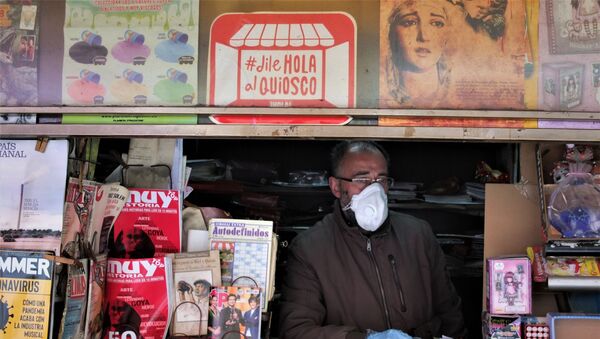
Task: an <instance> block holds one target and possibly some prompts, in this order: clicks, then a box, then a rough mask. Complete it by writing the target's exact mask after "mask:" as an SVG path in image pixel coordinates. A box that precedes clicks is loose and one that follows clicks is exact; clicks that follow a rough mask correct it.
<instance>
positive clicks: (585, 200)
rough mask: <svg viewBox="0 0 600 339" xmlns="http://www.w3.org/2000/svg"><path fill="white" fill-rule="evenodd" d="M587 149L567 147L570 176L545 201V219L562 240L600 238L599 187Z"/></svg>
mask: <svg viewBox="0 0 600 339" xmlns="http://www.w3.org/2000/svg"><path fill="white" fill-rule="evenodd" d="M591 154H592V152H591V150H590V149H589V148H587V147H584V148H577V147H576V146H572V147H569V146H567V154H566V155H567V156H566V158H567V160H568V161H569V173H568V174H566V176H565V177H564V178H563V179H562V180H560V182H559V184H558V187H557V188H556V189H555V190H554V192H552V195H551V196H550V200H549V202H548V219H549V220H550V223H551V224H552V226H554V227H555V228H556V229H557V230H558V231H559V232H560V233H561V234H562V235H563V237H565V238H597V237H600V186H598V185H596V184H595V183H594V180H593V177H592V174H591V173H589V171H590V170H591V169H592V165H591V163H590V160H591V158H592V156H591Z"/></svg>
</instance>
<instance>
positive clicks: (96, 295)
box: [85, 254, 107, 339]
mask: <svg viewBox="0 0 600 339" xmlns="http://www.w3.org/2000/svg"><path fill="white" fill-rule="evenodd" d="M106 261H107V258H106V254H104V255H99V256H97V257H96V260H92V261H90V273H89V282H88V301H87V304H88V306H87V309H86V310H87V312H86V316H85V324H86V325H85V338H86V339H100V338H101V336H102V323H103V321H104V310H103V309H102V305H103V303H104V287H105V286H106Z"/></svg>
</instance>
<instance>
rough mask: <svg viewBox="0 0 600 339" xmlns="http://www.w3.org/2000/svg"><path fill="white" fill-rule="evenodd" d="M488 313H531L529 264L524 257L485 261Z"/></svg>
mask: <svg viewBox="0 0 600 339" xmlns="http://www.w3.org/2000/svg"><path fill="white" fill-rule="evenodd" d="M486 268H487V273H488V286H487V300H488V311H489V312H490V313H492V314H529V313H531V264H530V262H529V259H528V258H526V257H514V258H502V257H498V258H488V259H487V267H486Z"/></svg>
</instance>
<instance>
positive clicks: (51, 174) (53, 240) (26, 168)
mask: <svg viewBox="0 0 600 339" xmlns="http://www.w3.org/2000/svg"><path fill="white" fill-rule="evenodd" d="M35 148H36V140H0V173H2V175H0V192H2V194H0V235H1V237H0V248H4V249H28V250H52V251H55V252H56V253H58V251H59V249H60V238H61V230H62V224H63V207H64V197H65V188H66V182H67V154H68V142H67V140H50V141H49V142H48V146H47V147H46V151H45V152H43V153H42V152H38V151H36V149H35Z"/></svg>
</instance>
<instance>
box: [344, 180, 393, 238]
mask: <svg viewBox="0 0 600 339" xmlns="http://www.w3.org/2000/svg"><path fill="white" fill-rule="evenodd" d="M387 202H388V201H387V195H386V194H385V190H384V189H383V186H381V184H380V183H373V184H371V185H369V186H367V187H366V188H365V189H364V190H362V192H360V193H359V194H356V195H354V196H352V200H351V201H350V203H349V204H348V205H346V206H344V208H343V210H344V211H347V210H349V209H351V210H352V211H353V212H354V217H355V218H356V222H357V223H358V226H360V227H361V228H362V229H364V230H365V231H370V232H374V231H376V230H377V229H378V228H379V227H380V226H381V225H383V222H384V221H385V219H386V218H387V216H388V204H387Z"/></svg>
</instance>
